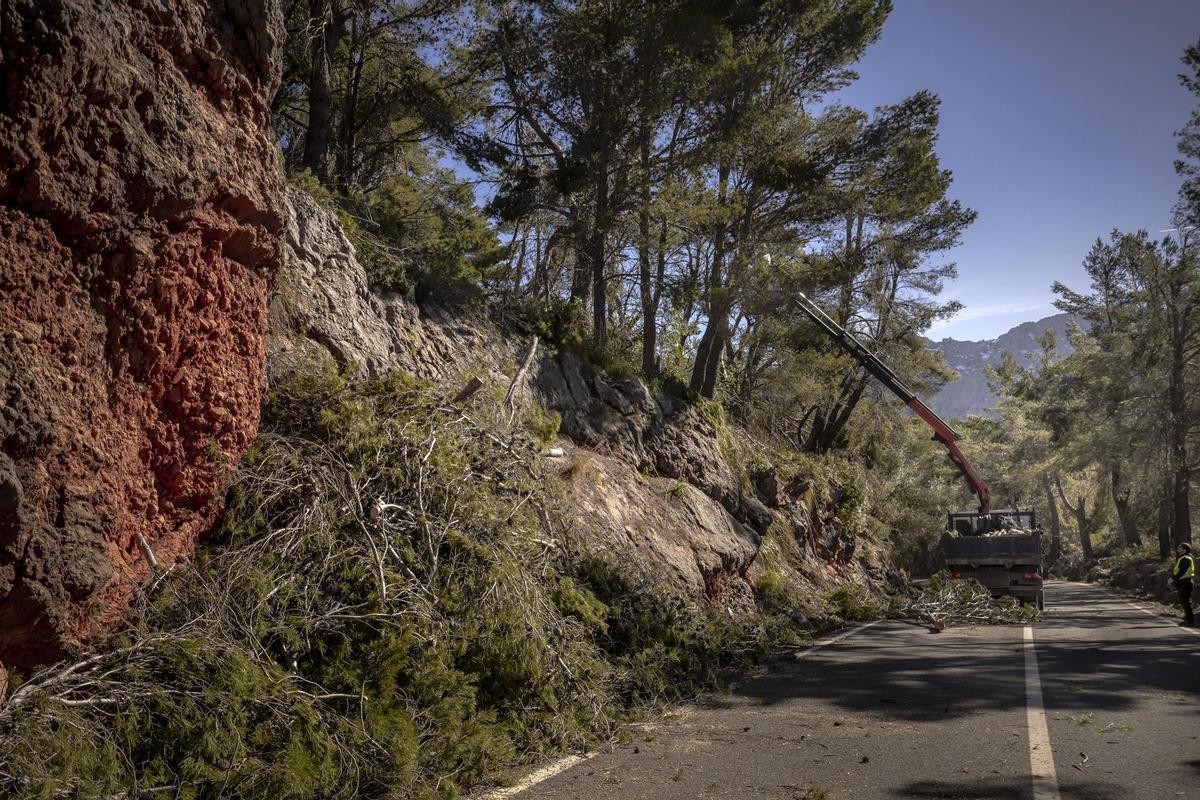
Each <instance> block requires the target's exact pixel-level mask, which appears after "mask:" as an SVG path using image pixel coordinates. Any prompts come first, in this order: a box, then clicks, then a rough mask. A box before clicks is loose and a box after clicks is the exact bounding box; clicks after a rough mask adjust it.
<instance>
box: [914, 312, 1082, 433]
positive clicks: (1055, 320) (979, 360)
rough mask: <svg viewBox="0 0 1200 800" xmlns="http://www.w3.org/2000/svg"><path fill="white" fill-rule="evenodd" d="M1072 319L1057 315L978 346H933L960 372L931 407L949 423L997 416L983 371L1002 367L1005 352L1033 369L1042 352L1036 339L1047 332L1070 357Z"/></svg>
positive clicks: (1024, 324)
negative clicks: (1001, 361) (1051, 334)
mask: <svg viewBox="0 0 1200 800" xmlns="http://www.w3.org/2000/svg"><path fill="white" fill-rule="evenodd" d="M1071 319H1072V315H1070V314H1055V315H1053V316H1050V317H1045V318H1043V319H1039V320H1037V321H1035V322H1022V323H1021V324H1020V325H1018V326H1016V327H1015V328H1012V329H1011V330H1009V331H1008V332H1007V333H1003V334H1001V335H1000V336H998V337H996V338H995V339H984V340H983V341H979V342H969V341H961V340H959V339H942V340H941V341H940V342H930V344H929V347H930V348H931V349H933V350H936V351H938V352H940V353H941V354H942V356H943V357H944V358H945V359H946V363H947V364H949V365H950V366H951V367H953V368H954V369H955V370H956V371H957V372H958V380H956V381H952V382H951V383H948V384H946V385H945V386H944V387H942V390H941V391H940V392H938V393H937V394H936V395H934V397H933V400H932V402H931V403H930V405H932V406H933V408H934V410H935V411H937V413H938V414H940V415H942V416H943V417H945V418H946V419H962V418H964V417H969V416H973V415H981V416H992V415H994V413H995V412H994V411H993V409H994V408H995V406H996V395H995V394H993V393H992V390H991V389H989V388H988V384H987V378H986V377H985V376H984V374H983V370H984V367H986V366H995V365H996V364H999V363H1000V358H1001V356H1002V354H1003V353H1006V352H1007V353H1011V354H1012V355H1013V357H1014V358H1016V359H1017V363H1018V364H1020V365H1021V366H1023V367H1028V366H1031V365H1032V364H1033V363H1034V362H1035V361H1036V359H1037V358H1038V355H1039V353H1040V352H1041V348H1040V347H1039V346H1038V343H1037V337H1038V336H1041V335H1042V334H1043V333H1045V332H1046V331H1054V332H1055V334H1056V335H1057V339H1058V347H1057V350H1058V354H1059V356H1060V357H1064V358H1065V357H1066V356H1069V355H1070V354H1071V353H1072V352H1073V350H1074V348H1072V347H1071V343H1070V342H1068V341H1067V326H1068V324H1069V323H1070V321H1071Z"/></svg>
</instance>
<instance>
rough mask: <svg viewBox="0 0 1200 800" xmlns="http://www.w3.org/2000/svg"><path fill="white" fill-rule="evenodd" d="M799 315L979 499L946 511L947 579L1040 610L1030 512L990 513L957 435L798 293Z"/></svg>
mask: <svg viewBox="0 0 1200 800" xmlns="http://www.w3.org/2000/svg"><path fill="white" fill-rule="evenodd" d="M797 294H798V300H797V303H798V305H799V308H800V310H801V311H803V312H804V314H805V315H806V316H807V317H808V318H809V319H810V320H812V322H813V323H814V324H815V325H816V326H817V327H818V328H820V329H821V330H822V331H824V332H825V334H826V335H827V336H829V338H830V339H832V340H833V341H834V342H835V343H836V344H837V345H838V346H839V347H841V348H842V350H844V351H845V352H846V353H847V354H849V355H850V357H851V358H853V359H854V360H855V361H857V362H858V363H859V364H860V365H862V367H863V368H864V369H865V370H866V371H867V372H868V373H869V374H870V375H872V376H873V377H874V378H875V379H876V380H878V381H879V382H880V383H881V384H883V386H884V387H885V388H886V389H888V391H890V392H891V393H892V394H894V395H895V396H896V397H898V398H899V399H900V401H901V402H902V403H904V404H905V405H906V406H907V407H908V408H909V410H910V411H912V412H913V414H915V415H916V416H917V417H919V418H920V419H921V420H922V421H924V422H925V423H926V424H927V425H929V427H930V428H931V429H932V430H933V438H934V440H935V441H937V442H939V443H940V444H941V445H942V446H944V447H945V448H946V453H947V455H948V456H949V457H950V460H951V462H953V463H954V466H955V467H957V468H958V471H959V472H960V473H961V474H962V476H963V478H964V479H965V480H966V482H967V485H968V486H969V487H970V489H971V491H972V493H974V495H975V496H976V498H978V500H979V507H978V509H977V510H976V511H959V512H951V513H950V514H949V515H948V516H947V524H946V532H945V534H944V535H943V536H942V555H943V558H944V562H945V566H946V569H947V570H948V571H949V572H950V575H951V577H957V578H961V579H963V580H968V579H974V580H977V581H979V583H981V584H982V585H983V586H984V587H986V588H987V589H988V590H989V591H990V592H991V593H992V596H993V597H1002V596H1006V595H1007V596H1012V597H1016V598H1017V599H1019V600H1021V601H1023V602H1032V603H1036V604H1037V606H1038V608H1039V609H1041V608H1042V607H1043V606H1044V602H1043V596H1042V590H1043V586H1042V567H1041V563H1042V533H1041V530H1040V529H1039V528H1038V527H1037V519H1036V517H1035V515H1034V513H1033V512H1032V511H1018V510H1002V511H993V510H992V509H991V492H990V490H989V489H988V486H987V484H986V483H984V481H983V479H982V478H980V477H979V473H978V472H976V471H975V467H974V466H973V465H972V464H971V461H970V459H968V458H967V455H966V453H964V452H963V451H962V449H961V448H960V447H959V446H958V441H959V439H960V438H961V436H960V435H959V433H958V431H956V430H954V428H952V427H950V425H949V423H947V422H946V421H945V420H944V419H942V418H941V417H940V416H938V414H937V413H936V412H935V411H934V410H933V409H932V408H930V407H929V406H928V405H926V404H925V402H924V401H923V400H921V398H920V397H918V396H917V395H916V393H915V392H913V391H912V390H911V389H910V388H909V387H908V386H907V385H906V384H905V383H904V381H902V380H901V379H900V377H899V376H897V375H896V373H895V372H893V371H892V369H891V368H890V367H889V366H888V365H887V364H885V363H884V362H883V361H882V359H880V358H879V356H877V355H876V354H875V353H873V352H872V351H871V349H870V348H868V347H867V346H866V345H865V344H863V342H862V340H860V339H859V338H858V337H857V336H855V335H854V334H853V333H851V332H850V331H848V330H846V329H845V328H844V327H842V326H841V325H839V324H838V323H837V322H835V321H834V320H833V319H832V318H830V316H829V315H828V314H826V313H825V312H824V311H823V310H822V309H821V307H820V306H818V305H817V304H816V303H814V302H813V301H812V300H810V299H809V298H808V296H807V295H805V294H804V293H803V292H798V293H797Z"/></svg>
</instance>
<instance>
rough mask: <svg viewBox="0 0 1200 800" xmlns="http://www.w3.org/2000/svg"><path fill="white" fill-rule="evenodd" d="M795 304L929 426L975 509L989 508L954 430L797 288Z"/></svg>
mask: <svg viewBox="0 0 1200 800" xmlns="http://www.w3.org/2000/svg"><path fill="white" fill-rule="evenodd" d="M798 294H799V302H798V305H799V307H800V310H801V311H803V312H804V313H805V315H807V316H808V318H809V319H811V320H812V321H813V322H815V323H816V324H817V326H818V327H819V328H821V329H822V330H823V331H825V333H826V334H828V335H829V338H831V339H833V340H834V341H835V342H837V343H838V345H839V346H840V347H841V348H842V349H843V350H845V351H846V352H847V353H848V354H849V355H850V356H851V357H853V358H854V360H855V361H857V362H858V363H860V364H862V365H863V367H864V368H865V369H866V370H867V372H869V373H871V375H873V376H874V377H875V378H876V379H877V380H878V381H879V382H880V383H882V384H883V385H884V386H886V387H887V388H888V390H889V391H891V393H892V394H894V395H896V396H897V397H899V398H900V401H901V402H902V403H904V404H905V405H906V406H908V407H909V408H910V409H912V412H913V413H914V414H916V415H917V416H918V417H920V418H921V419H923V420H925V422H926V423H927V424H928V425H929V427H931V428H933V438H934V439H937V440H938V441H939V442H941V443H942V444H943V445H945V446H946V450H948V451H949V454H950V460H951V461H953V462H954V466H956V467H958V470H959V472H961V473H962V474H963V477H964V478H966V479H967V483H968V484H970V486H971V491H973V492H974V493H975V496H976V497H978V498H979V513H980V514H986V513H988V511H990V510H991V503H992V496H991V492H990V491H988V487H987V484H985V483H984V482H983V480H982V479H981V478H980V477H979V473H977V472H976V471H975V467H974V466H972V465H971V461H970V459H968V458H967V456H966V454H965V453H963V451H962V450H960V449H959V447H958V445H957V444H956V442H957V441H958V432H957V431H955V430H954V429H953V428H951V427H950V426H949V425H947V424H946V420H944V419H942V418H941V417H939V416H938V415H937V414H936V413H935V412H934V410H933V409H932V408H930V407H929V406H927V405H925V403H924V402H922V401H921V398H919V397H917V395H916V394H915V393H914V392H913V390H912V389H909V388H908V386H906V385H905V383H904V381H902V380H900V377H899V376H898V375H896V373H894V372H892V370H891V367H889V366H888V365H887V364H885V363H883V361H882V360H881V359H880V358H879V356H877V355H875V354H874V353H872V352H871V350H870V348H868V347H867V346H866V345H865V344H863V343H862V342H860V341H859V340H858V337H857V336H855V335H854V334H852V333H850V332H849V331H848V330H846V329H845V328H843V327H842V326H841V325H838V324H837V323H836V322H834V321H833V320H832V319H831V318H830V317H829V315H828V314H826V313H825V312H824V311H822V310H821V307H820V306H818V305H817V304H816V303H814V302H813V301H812V300H809V299H808V296H807V295H805V294H804V293H803V292H799V293H798Z"/></svg>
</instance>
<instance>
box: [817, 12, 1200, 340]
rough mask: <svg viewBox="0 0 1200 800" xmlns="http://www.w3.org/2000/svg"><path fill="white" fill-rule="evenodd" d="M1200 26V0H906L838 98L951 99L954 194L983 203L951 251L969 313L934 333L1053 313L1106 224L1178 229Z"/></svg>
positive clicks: (978, 330) (964, 332)
mask: <svg viewBox="0 0 1200 800" xmlns="http://www.w3.org/2000/svg"><path fill="white" fill-rule="evenodd" d="M1198 37H1200V2H1197V1H1196V0H1142V1H1141V2H1135V0H1125V1H1124V2H1122V0H1043V1H1042V2H1034V1H1033V0H986V1H985V0H957V1H956V0H896V9H895V11H894V12H893V14H892V16H891V17H890V18H889V20H888V22H887V23H886V25H885V27H884V30H883V37H882V39H881V40H880V41H879V42H878V43H876V44H875V45H873V46H872V47H871V49H869V50H868V51H867V54H866V57H865V58H864V59H863V61H862V62H861V63H860V64H859V67H858V72H859V75H860V76H861V77H860V79H859V80H858V81H857V82H856V83H855V84H853V85H852V86H851V87H849V88H847V89H846V90H844V91H843V92H842V93H841V94H840V98H839V99H840V100H841V101H842V102H845V103H847V104H849V105H854V106H858V107H860V108H866V109H869V108H873V107H875V106H877V105H882V104H887V103H894V102H896V101H898V100H900V99H902V98H904V97H907V96H908V95H910V94H912V93H914V92H916V91H918V90H920V89H929V90H931V91H933V92H935V93H936V94H938V95H939V96H940V97H941V98H942V115H941V139H940V142H939V145H938V151H939V154H940V156H941V159H942V163H943V165H944V166H945V167H946V168H949V169H951V170H953V172H954V176H955V180H954V186H953V188H952V194H953V195H954V196H955V197H957V198H958V199H960V200H962V201H963V203H965V204H966V205H968V206H970V207H972V208H974V209H976V210H977V211H978V212H979V220H978V221H977V222H976V223H975V225H973V226H972V227H971V228H970V229H968V231H967V233H966V235H965V237H964V240H963V244H962V245H961V246H960V247H958V248H956V249H955V250H952V251H950V253H949V254H948V259H949V260H953V261H956V262H957V263H958V267H959V279H958V280H957V281H956V282H955V283H954V284H953V285H951V286H950V287H948V290H947V296H948V297H951V298H953V299H957V300H960V301H961V302H962V303H964V304H965V305H966V309H965V310H964V311H963V313H962V314H961V315H960V316H959V317H957V318H956V319H954V320H952V321H950V322H948V323H942V324H939V325H938V326H936V327H935V328H934V329H933V330H932V331H931V332H930V335H931V336H932V338H936V339H940V338H942V337H945V336H951V337H954V338H957V339H986V338H993V337H995V336H997V335H999V334H1001V333H1003V332H1004V331H1006V330H1008V329H1009V328H1011V327H1012V326H1014V325H1016V324H1018V323H1020V322H1024V321H1026V320H1031V319H1038V318H1040V317H1043V316H1047V315H1049V314H1052V313H1055V309H1054V308H1053V307H1052V305H1051V303H1052V301H1053V294H1052V292H1051V291H1050V285H1051V284H1052V283H1053V282H1054V281H1055V280H1061V281H1063V282H1064V283H1066V284H1067V285H1069V286H1072V287H1073V288H1079V289H1083V288H1086V285H1087V282H1086V276H1085V275H1084V272H1083V269H1082V267H1081V266H1080V262H1081V261H1082V259H1083V256H1084V254H1085V253H1086V252H1087V250H1088V248H1089V247H1090V246H1091V243H1092V241H1093V240H1094V239H1095V238H1096V237H1097V236H1106V235H1107V233H1108V231H1110V230H1111V229H1112V228H1114V227H1116V228H1121V229H1123V230H1136V229H1138V228H1145V229H1147V230H1150V231H1152V232H1157V231H1159V230H1162V229H1164V228H1169V227H1170V214H1171V207H1172V206H1173V205H1174V202H1175V193H1176V189H1177V187H1178V180H1177V179H1176V177H1175V174H1174V170H1173V168H1172V160H1173V159H1174V157H1175V143H1174V138H1173V134H1174V131H1176V130H1177V129H1179V128H1180V127H1182V126H1183V124H1184V123H1185V122H1186V120H1187V117H1188V113H1189V112H1190V110H1191V108H1192V106H1193V103H1194V100H1193V98H1192V97H1191V95H1189V94H1188V93H1187V92H1186V91H1185V90H1184V89H1183V88H1182V87H1180V86H1179V83H1178V81H1177V79H1176V77H1175V76H1176V75H1177V74H1178V73H1179V72H1180V70H1181V64H1180V63H1179V57H1180V55H1181V54H1182V52H1183V49H1184V47H1186V46H1188V45H1189V44H1195V43H1196V41H1197V38H1198Z"/></svg>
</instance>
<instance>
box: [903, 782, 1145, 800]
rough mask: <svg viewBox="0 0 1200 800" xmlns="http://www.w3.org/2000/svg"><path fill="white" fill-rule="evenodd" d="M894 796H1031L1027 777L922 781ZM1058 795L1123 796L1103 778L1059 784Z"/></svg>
mask: <svg viewBox="0 0 1200 800" xmlns="http://www.w3.org/2000/svg"><path fill="white" fill-rule="evenodd" d="M892 795H893V796H894V797H907V798H915V800H950V798H953V800H1013V798H1018V797H1027V796H1028V795H1029V779H1028V778H992V779H987V778H978V779H969V780H964V781H961V782H956V781H919V782H917V783H910V784H908V785H906V786H902V787H900V788H898V789H895V790H893V791H892ZM1059 795H1060V796H1061V797H1064V798H1087V799H1088V800H1094V798H1097V797H1106V798H1114V800H1115V798H1118V797H1121V796H1122V789H1121V787H1120V786H1119V785H1117V784H1114V783H1108V782H1103V781H1092V782H1087V783H1075V784H1072V785H1071V786H1065V787H1060V789H1059Z"/></svg>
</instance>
